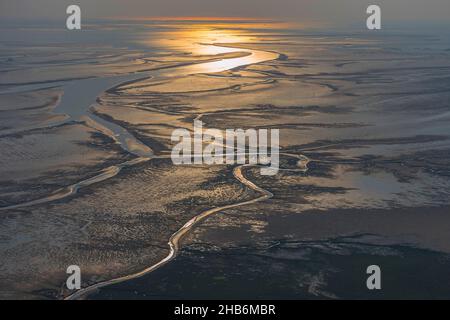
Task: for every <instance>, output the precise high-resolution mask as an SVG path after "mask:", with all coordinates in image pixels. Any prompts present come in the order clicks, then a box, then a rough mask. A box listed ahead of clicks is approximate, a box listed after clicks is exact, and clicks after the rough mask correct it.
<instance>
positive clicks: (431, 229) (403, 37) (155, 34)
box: [0, 21, 450, 298]
mask: <svg viewBox="0 0 450 320" xmlns="http://www.w3.org/2000/svg"><path fill="white" fill-rule="evenodd" d="M90 28H91V33H90V34H89V35H83V33H80V34H79V35H77V36H76V37H75V38H74V39H70V37H67V36H64V31H63V30H60V31H55V30H52V31H50V30H47V29H45V28H42V29H33V30H32V31H29V33H31V34H35V37H33V40H32V39H30V35H29V34H28V36H27V37H22V38H21V37H20V36H23V33H24V32H26V31H23V30H9V31H10V33H11V32H17V34H18V38H19V39H24V40H22V41H13V40H12V39H11V38H8V36H3V37H6V39H3V40H4V43H6V44H9V45H8V46H7V47H5V48H2V51H0V61H1V62H2V63H1V64H0V146H1V147H2V150H5V151H6V152H3V151H2V153H1V155H0V162H1V163H2V166H1V168H0V170H1V175H0V207H1V208H0V255H1V256H2V263H1V264H0V287H1V289H0V296H1V297H3V298H10V297H15V298H17V297H18V298H43V297H46V298H62V297H67V296H68V295H69V294H70V292H68V291H67V290H64V282H65V278H66V276H67V275H66V274H65V269H66V268H67V266H69V265H71V264H76V265H79V266H80V267H81V270H82V275H83V286H84V287H88V286H89V285H93V284H96V283H102V282H104V281H108V280H111V279H115V278H119V277H122V276H127V275H133V274H135V273H139V272H140V271H142V270H144V269H146V268H148V267H149V266H152V265H154V264H156V263H158V261H161V260H162V259H164V257H167V255H168V254H169V246H168V245H167V242H168V241H169V238H170V237H171V236H172V235H173V234H174V233H175V232H177V230H179V229H180V228H181V227H182V226H183V225H185V223H186V222H188V221H189V220H191V219H193V218H194V217H196V216H198V215H201V214H202V213H204V212H208V210H210V209H213V208H216V207H222V206H223V207H224V210H221V211H218V212H214V214H211V215H208V216H207V219H205V220H202V221H201V222H200V223H199V224H197V225H196V226H195V227H193V228H192V229H191V228H190V229H189V232H187V233H186V234H185V235H184V238H183V239H180V240H181V241H182V243H181V244H182V246H181V251H182V252H188V256H187V258H186V256H184V255H183V256H182V257H180V259H179V260H178V259H177V260H175V261H173V262H170V267H169V266H164V268H162V269H161V270H158V272H162V273H164V272H165V271H164V270H166V269H165V268H172V269H170V270H172V271H171V272H174V273H175V272H181V271H180V270H184V271H183V272H185V273H184V275H185V276H186V277H187V278H191V279H197V278H198V277H199V275H198V274H194V273H195V272H194V271H186V269H185V268H184V267H183V263H186V264H187V265H190V266H193V267H192V268H191V270H192V269H193V268H195V265H196V264H199V262H198V261H200V260H198V259H199V258H200V257H203V256H204V255H205V254H206V255H211V256H212V258H211V259H212V260H208V261H209V262H210V263H211V266H212V268H213V269H212V270H213V271H211V272H210V274H211V277H213V274H214V273H215V272H217V273H220V274H223V279H222V280H223V282H221V281H219V280H218V281H216V282H214V283H217V287H214V286H213V287H211V288H207V289H205V290H206V291H205V296H206V297H207V296H208V294H207V292H208V290H213V291H214V290H217V289H220V288H223V287H221V285H222V286H223V285H224V283H225V282H226V281H228V280H230V279H231V280H233V281H237V282H236V283H237V284H236V285H237V286H238V283H239V281H241V280H242V279H241V280H239V279H238V280H236V277H234V278H233V275H235V272H236V271H235V270H234V269H233V268H231V267H230V268H228V267H227V263H228V262H227V259H223V258H221V257H222V256H221V254H222V253H223V254H224V255H226V254H230V252H231V254H232V255H234V256H236V257H237V258H233V259H237V260H236V261H234V260H233V259H232V260H230V262H229V263H233V264H239V263H242V265H243V266H248V267H249V268H248V270H249V271H248V272H252V273H253V274H254V275H255V277H256V278H258V279H264V278H267V274H266V275H265V276H264V275H263V273H262V272H267V268H269V269H270V273H269V276H270V277H273V279H274V280H273V281H275V282H276V281H277V280H276V279H279V280H280V281H279V282H278V283H285V282H291V281H290V280H289V279H291V280H292V279H295V281H296V283H297V282H298V283H299V286H300V287H301V288H305V289H304V290H303V289H302V290H303V291H302V290H300V291H298V290H297V289H298V288H297V289H295V290H294V289H292V290H291V289H289V287H288V286H284V287H283V286H281V287H280V288H286V289H285V291H284V292H283V290H282V289H280V288H279V289H277V290H276V291H274V292H273V293H272V295H271V292H270V290H269V287H270V286H267V287H265V288H266V289H264V290H267V292H266V291H264V292H262V291H261V288H258V287H255V289H254V290H255V291H254V293H255V294H254V295H253V296H252V291H251V288H253V287H252V285H251V284H249V285H248V288H250V289H249V290H250V291H249V292H248V296H246V297H249V298H251V297H265V298H270V297H274V295H276V294H278V296H279V297H280V296H283V297H295V295H297V297H319V298H321V297H322V298H335V297H349V296H348V295H346V294H345V290H344V291H343V289H342V288H343V287H342V286H339V284H335V283H333V277H332V276H330V274H332V273H333V272H337V271H336V270H339V268H346V267H349V264H347V263H346V262H342V261H341V260H336V259H335V258H329V259H328V258H327V260H326V261H327V263H325V264H320V263H319V264H314V265H312V264H308V261H309V260H308V259H307V258H304V257H305V256H307V254H308V252H311V251H308V250H307V248H316V247H317V246H319V247H320V248H321V249H320V250H319V251H320V252H321V254H327V255H331V256H333V255H337V256H340V255H345V256H347V257H348V259H349V261H354V262H358V263H360V262H361V263H365V262H366V261H368V260H371V259H372V258H373V259H372V263H375V262H376V261H377V259H381V258H380V256H386V255H384V254H383V253H382V252H384V251H383V250H387V251H389V250H390V247H389V246H394V245H402V246H405V248H406V249H405V250H407V251H395V250H394V251H389V253H390V254H389V255H388V256H392V257H395V258H392V259H397V258H398V257H399V256H400V255H401V254H406V253H407V255H408V259H411V261H418V257H421V254H422V251H417V252H416V251H414V250H419V249H420V250H428V251H429V252H432V253H433V254H439V255H442V257H444V258H443V259H444V260H445V261H448V254H449V253H450V246H449V243H450V233H449V232H448V231H450V230H449V229H448V226H449V225H450V221H449V220H450V218H449V217H448V215H447V214H446V212H448V208H449V199H450V197H449V193H450V191H449V190H450V188H449V187H450V179H449V175H450V171H449V168H450V166H449V162H450V157H449V155H450V142H449V140H448V137H449V136H448V134H449V131H448V128H449V120H450V112H449V111H450V106H449V101H450V93H449V91H448V88H449V87H450V86H449V85H450V77H449V71H450V51H449V45H448V44H449V37H448V36H441V35H432V36H430V35H417V34H389V33H382V34H376V35H375V34H373V33H363V34H359V33H356V34H355V33H354V32H352V33H342V34H340V33H337V34H334V33H331V32H325V31H321V32H307V31H305V30H296V29H293V27H291V26H288V25H285V24H283V25H280V24H275V23H255V22H252V23H240V24H236V22H230V23H228V22H223V21H221V22H217V23H215V22H212V21H208V23H205V22H198V21H197V22H186V21H183V22H178V21H170V22H164V23H163V22H161V21H159V22H158V23H156V22H153V23H147V24H138V23H134V24H131V25H128V24H123V25H114V26H112V25H111V26H110V25H106V24H102V25H92V26H90ZM113 31H114V32H113ZM50 32H51V34H52V35H51V36H50ZM10 33H9V34H10ZM95 39H101V40H97V41H96V40H95ZM39 40H40V41H39ZM44 40H45V42H44ZM63 42H68V43H63ZM80 43H83V44H84V45H83V46H80ZM194 119H201V120H202V121H203V122H204V123H205V126H206V127H209V128H219V129H226V128H232V129H234V128H244V129H246V128H256V129H258V128H277V129H280V139H281V140H280V144H281V147H282V153H283V154H282V155H281V167H282V169H283V170H280V172H279V173H278V174H277V175H276V176H273V177H268V176H265V177H264V176H260V174H259V172H260V171H259V169H258V168H253V167H243V168H241V171H240V173H239V174H241V175H242V177H243V178H244V179H245V180H243V179H239V176H236V175H233V170H236V168H235V167H233V166H199V165H198V166H174V165H173V164H172V162H171V160H170V158H168V155H169V154H170V150H171V146H172V145H171V141H170V135H171V133H172V131H173V130H174V129H176V128H187V129H189V130H191V129H192V123H193V120H194ZM303 156H304V157H303ZM302 157H303V158H302ZM299 159H309V163H308V166H307V167H308V170H307V171H306V170H303V169H304V168H303V169H301V168H300V170H299V166H298V160H299ZM247 180H248V181H249V182H251V184H250V183H249V184H247V183H243V182H245V181H247ZM264 192H267V193H264ZM264 194H266V195H270V196H271V198H270V199H269V197H268V196H267V197H265V198H263V199H262V200H264V201H251V200H252V199H257V198H259V197H261V196H262V195H264ZM237 203H244V204H245V205H242V206H234V205H233V204H237ZM346 237H347V238H350V239H355V238H356V239H358V241H357V243H358V244H357V245H352V246H349V245H347V242H345V241H344V243H343V240H342V239H347V238H346ZM352 241H353V240H352ZM324 243H325V244H326V245H324ZM319 244H320V245H319ZM372 245H376V246H387V247H388V248H385V247H383V248H382V249H379V250H377V251H376V253H373V255H372V253H371V251H370V250H369V249H368V248H370V246H372ZM183 248H184V249H183ZM388 249H389V250H388ZM183 250H186V251H183ZM305 250H306V251H305ZM408 250H410V251H408ZM411 250H412V251H411ZM428 251H427V252H428ZM305 252H306V253H305ZM343 252H345V254H343ZM380 252H381V253H380ZM392 252H394V253H393V254H391V253H392ZM402 252H403V253H402ZM405 252H406V253H405ZM411 252H412V253H411ZM247 253H248V255H249V256H248V257H247ZM250 254H252V255H253V256H252V257H254V255H258V256H266V257H270V259H273V261H274V263H273V264H272V265H270V266H269V267H268V266H267V261H266V260H265V259H255V258H250ZM423 256H424V257H427V255H423ZM296 257H297V258H296ZM298 257H303V258H298ZM321 257H322V256H321ZM333 257H334V256H333ZM377 257H378V258H377ZM433 257H434V256H433ZM287 258H289V259H291V258H292V259H293V260H294V264H293V265H289V266H286V265H283V263H282V262H281V261H284V259H287ZM208 259H209V258H208ZM277 259H280V260H277ZM296 259H297V260H296ZM318 259H319V260H320V259H321V258H318ZM352 259H353V260H352ZM424 259H425V258H424ZM322 260H323V259H322ZM322 260H321V261H322ZM373 260H375V262H373ZM419 260H420V259H419ZM441 260H442V259H441ZM299 261H301V263H299ZM311 261H312V260H311ZM380 261H383V262H385V263H391V262H392V263H394V262H395V261H397V260H389V259H388V258H385V257H384V258H383V260H380ZM408 261H409V260H408ZM433 261H434V260H433ZM380 263H381V262H380ZM395 263H396V262H395ZM172 264H173V265H172ZM276 265H278V266H279V269H278V270H279V272H278V273H277V271H276V268H275V267H274V266H276ZM295 266H297V267H299V268H300V266H301V268H303V269H301V270H300V269H298V270H297V269H295ZM250 267H251V268H250ZM351 267H352V266H350V268H351ZM174 268H175V271H174V270H173V269H174ZM287 268H289V269H291V270H293V271H292V272H291V273H289V274H288V275H287V276H286V272H283V270H285V269H287ZM292 268H294V269H292ZM196 269H199V268H196ZM227 270H229V271H227ZM233 270H234V271H233ZM263 270H266V271H263ZM330 270H333V271H330ZM227 272H229V273H227ZM242 272H244V274H245V272H246V271H245V268H244V271H242ZM346 272H348V270H347V271H346ZM205 274H208V272H207V271H204V273H203V274H202V275H201V276H202V277H205ZM281 274H284V276H283V277H282V278H277V277H281ZM299 274H303V276H302V277H299V276H298V275H299ZM344 275H347V276H348V277H355V276H354V275H351V276H350V275H348V274H347V273H345V274H344ZM155 276H156V273H155ZM286 277H287V278H286ZM289 277H291V278H289ZM428 277H429V280H430V281H431V282H433V281H435V282H436V281H437V282H439V281H438V279H439V274H436V273H434V274H430V275H429V276H428ZM244 278H248V277H245V276H244ZM161 279H164V280H161ZM176 279H177V278H176V277H174V278H173V279H171V277H170V276H167V274H163V277H161V278H156V279H155V278H152V274H148V275H147V276H145V277H144V278H142V279H136V280H134V281H142V282H130V283H128V284H127V283H124V284H123V285H125V286H128V287H126V289H127V290H132V289H130V285H131V284H133V285H135V286H136V287H144V288H146V289H144V291H145V292H144V293H145V294H144V296H143V297H148V296H149V295H151V294H152V289H153V288H154V289H155V291H154V296H160V297H167V296H172V297H184V298H189V297H196V298H199V297H200V298H204V297H203V296H198V295H196V294H195V293H193V292H192V291H190V290H189V289H188V288H185V287H183V286H181V288H182V289H180V287H179V288H178V289H174V288H173V286H172V284H173V283H172V282H171V281H177V280H176ZM352 279H353V278H352ZM445 279H446V278H445ZM200 280H201V279H200ZM200 280H199V281H200ZM203 280H204V279H203ZM203 280H202V281H203ZM146 281H149V283H150V285H149V284H148V283H147V282H146ZM158 281H159V282H158ZM258 281H261V280H258ZM283 281H284V282H283ZM445 281H446V280H445ZM204 282H205V281H203V282H202V283H204ZM431 282H430V283H431ZM433 283H434V282H433ZM143 284H147V285H143ZM183 285H185V284H184V283H183ZM402 285H403V284H402V283H400V284H399V285H398V286H402ZM447 287H448V286H447ZM161 288H166V289H161ZM235 289H236V288H235ZM396 289H397V290H398V292H401V288H399V287H397V288H396ZM108 290H109V291H108ZM114 290H115V289H114V287H112V288H107V287H106V288H104V289H102V290H101V291H100V293H99V294H100V296H98V297H111V292H112V293H114V292H115V291H114ZM118 290H119V291H120V290H122V292H123V290H124V287H122V288H119V289H118ZM171 290H172V291H171ZM177 290H178V291H177ZM180 290H181V291H180ZM183 290H185V291H183ZM258 290H259V292H262V293H261V295H260V296H257V295H256V292H258ZM279 290H282V291H279ZM290 290H291V291H290ZM296 290H297V291H296ZM105 292H106V293H105ZM201 292H203V291H201ZM211 292H212V291H211ZM218 292H219V291H218ZM355 292H358V291H355ZM396 292H397V291H396ZM103 293H105V295H102V294H103ZM291 294H294V296H291ZM439 294H443V295H444V296H445V295H446V294H448V292H445V290H444V292H443V293H442V292H439ZM393 295H394V296H395V294H393ZM112 296H116V295H114V294H112ZM126 297H127V296H126ZM351 297H352V296H351ZM219 298H220V296H219Z"/></svg>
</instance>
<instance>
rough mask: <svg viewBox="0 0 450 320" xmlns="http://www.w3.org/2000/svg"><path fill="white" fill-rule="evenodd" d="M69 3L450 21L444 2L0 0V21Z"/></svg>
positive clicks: (132, 13) (119, 13)
mask: <svg viewBox="0 0 450 320" xmlns="http://www.w3.org/2000/svg"><path fill="white" fill-rule="evenodd" d="M70 4H77V5H79V6H80V7H81V10H82V17H83V18H84V19H96V18H108V17H130V18H136V17H144V16H145V17H155V16H196V17H197V16H218V17H255V18H260V17H264V18H266V17H268V18H277V19H283V20H288V21H297V22H305V21H323V22H327V23H329V24H342V23H351V22H353V21H354V22H355V23H359V22H360V21H363V20H365V18H366V16H365V10H366V8H367V6H368V5H369V4H378V5H380V7H381V9H382V17H383V19H385V20H389V21H396V20H398V21H434V22H436V21H448V20H450V19H449V16H450V0H0V19H3V20H15V21H22V20H24V21H26V20H47V19H48V20H65V18H66V16H67V15H66V12H65V11H66V7H67V6H68V5H70Z"/></svg>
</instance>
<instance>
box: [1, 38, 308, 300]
mask: <svg viewBox="0 0 450 320" xmlns="http://www.w3.org/2000/svg"><path fill="white" fill-rule="evenodd" d="M210 46H214V49H215V50H222V51H223V52H224V53H229V52H244V53H247V55H244V56H241V57H237V58H236V57H234V58H229V59H220V60H213V61H208V62H203V63H196V64H192V65H187V66H186V65H185V66H178V67H174V68H170V69H161V70H154V71H147V72H143V73H133V74H129V75H121V76H111V77H103V78H89V79H81V80H75V81H72V82H68V83H65V84H63V91H64V94H63V96H62V98H61V99H60V101H59V103H58V105H57V106H56V108H55V110H54V112H55V113H58V114H65V115H66V116H67V118H66V119H65V120H64V121H63V122H59V123H55V124H53V125H60V124H63V123H67V122H69V121H80V120H81V121H84V122H85V123H86V125H88V126H90V127H92V128H95V129H96V130H99V131H101V132H102V133H104V134H107V135H109V136H110V137H111V138H113V139H114V140H115V141H116V142H117V143H118V144H119V145H120V147H121V148H122V149H123V150H125V151H126V152H129V153H131V154H133V155H135V156H137V158H135V159H133V160H130V161H127V162H124V163H122V164H119V165H115V166H111V167H109V168H106V169H104V170H102V171H101V172H100V173H99V174H97V175H96V176H94V177H91V178H89V179H86V180H83V181H80V182H77V183H75V184H73V185H70V186H68V187H66V188H64V189H61V190H59V191H57V192H55V193H54V194H52V195H49V196H47V197H44V198H42V199H37V200H33V201H29V202H24V203H20V204H16V205H12V206H8V207H2V208H0V211H4V210H12V209H18V208H22V207H28V206H33V205H39V204H44V203H49V202H52V201H56V200H61V199H64V198H67V197H70V196H73V195H74V194H76V193H77V191H78V190H79V189H80V188H83V187H86V186H90V185H92V184H95V183H98V182H101V181H105V180H107V179H110V178H112V177H114V176H116V175H117V174H119V173H120V171H121V170H122V169H123V168H125V167H129V166H133V165H136V164H139V163H142V162H145V161H149V160H151V159H153V158H161V157H169V156H155V155H154V153H153V151H152V150H151V149H150V148H149V147H148V146H147V145H145V144H144V143H143V142H141V141H140V140H138V139H137V138H136V137H134V136H133V135H132V134H131V133H129V132H128V131H127V130H126V129H125V128H123V127H121V126H119V125H117V124H115V123H112V122H109V121H106V120H104V119H102V118H100V117H98V116H96V115H95V114H93V113H92V112H91V111H90V106H91V105H93V104H94V103H95V101H96V99H97V97H98V96H99V95H101V94H102V93H103V92H105V91H106V90H108V89H110V88H112V87H115V86H118V85H120V84H123V83H126V82H130V81H138V80H140V79H144V78H148V77H152V78H154V79H157V80H160V79H161V80H162V79H170V78H173V77H179V76H186V75H192V74H198V73H217V72H222V71H226V70H231V69H234V68H237V67H242V66H246V65H250V64H256V63H261V62H265V61H270V60H275V59H278V58H279V54H277V53H273V52H266V51H260V50H250V49H242V48H233V47H230V46H217V45H210ZM53 85H54V84H53ZM39 87H42V85H40V86H39ZM201 116H202V114H200V115H198V116H197V118H200V117H201ZM280 154H281V155H284V156H287V157H294V158H297V159H298V166H299V168H298V169H280V170H295V171H297V170H298V171H303V172H305V171H307V170H308V167H307V164H308V162H309V159H308V158H306V157H305V156H303V155H293V154H287V153H280ZM249 166H251V165H248V164H245V165H240V166H237V167H235V168H234V170H233V175H234V177H235V178H236V179H237V180H238V181H239V182H241V183H242V184H243V185H245V186H247V187H248V188H250V189H252V190H253V191H255V192H257V193H259V194H260V196H259V197H257V198H254V199H251V200H247V201H243V202H238V203H233V204H229V205H225V206H221V207H214V208H211V209H208V210H206V211H203V212H201V213H199V214H198V215H196V216H194V217H193V218H192V219H190V220H189V221H188V222H186V223H185V224H184V225H183V226H182V227H181V228H180V229H178V231H176V232H175V233H174V234H172V236H171V237H170V239H169V241H168V246H169V249H170V251H169V253H168V254H167V256H166V257H165V258H163V259H162V260H160V261H159V262H157V263H155V264H153V265H151V266H149V267H147V268H145V269H144V270H142V271H140V272H138V273H134V274H130V275H126V276H122V277H118V278H115V279H111V280H107V281H104V282H99V283H96V284H94V285H91V286H88V287H85V288H82V289H80V290H78V291H76V292H75V293H73V294H72V295H70V296H67V297H65V299H66V300H74V299H81V298H85V297H87V296H88V295H89V294H91V293H93V292H94V291H96V290H97V289H100V288H103V287H106V286H109V285H112V284H117V283H121V282H124V281H127V280H131V279H135V278H138V277H141V276H143V275H145V274H148V273H150V272H152V271H154V270H156V269H158V268H160V267H162V266H163V265H165V264H166V263H168V262H170V261H171V260H173V259H174V258H175V257H176V256H177V254H178V252H179V250H180V240H181V239H182V238H183V236H185V235H186V234H187V233H188V232H189V231H190V230H192V228H193V227H194V226H195V225H197V224H198V223H200V222H201V221H203V220H205V219H206V218H207V217H208V216H210V215H212V214H214V213H217V212H220V211H223V210H227V209H231V208H236V207H240V206H245V205H250V204H254V203H257V202H261V201H265V200H267V199H270V198H271V197H272V196H273V194H272V193H271V192H269V191H267V190H265V189H263V188H261V187H259V186H257V185H256V184H255V183H253V182H252V181H250V180H248V179H247V178H246V177H245V175H244V172H243V170H244V168H246V167H249Z"/></svg>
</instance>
